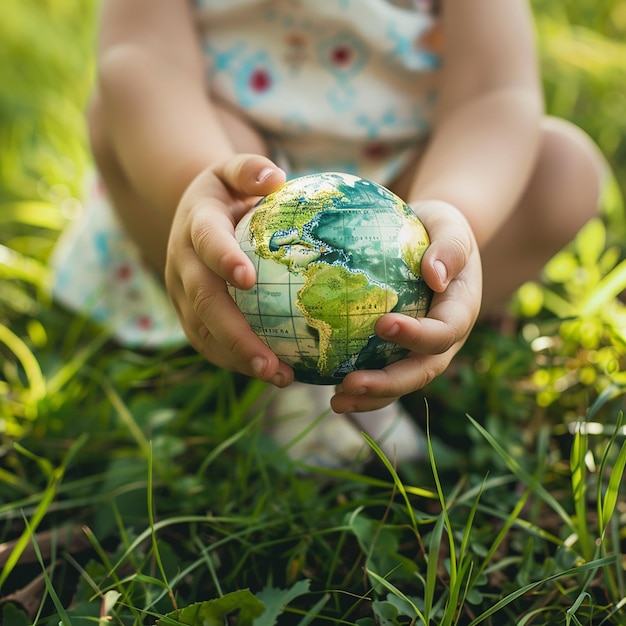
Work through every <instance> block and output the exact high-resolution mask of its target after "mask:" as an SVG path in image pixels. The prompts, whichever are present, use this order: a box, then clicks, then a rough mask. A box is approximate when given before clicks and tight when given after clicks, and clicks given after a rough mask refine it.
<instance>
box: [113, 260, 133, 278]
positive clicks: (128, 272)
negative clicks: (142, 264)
mask: <svg viewBox="0 0 626 626" xmlns="http://www.w3.org/2000/svg"><path fill="white" fill-rule="evenodd" d="M132 274H133V268H132V267H131V266H130V265H126V264H125V265H120V266H119V267H118V268H117V272H116V275H117V279H118V280H119V281H120V282H124V281H127V280H129V279H130V277H131V276H132Z"/></svg>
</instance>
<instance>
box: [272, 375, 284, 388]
mask: <svg viewBox="0 0 626 626" xmlns="http://www.w3.org/2000/svg"><path fill="white" fill-rule="evenodd" d="M269 382H270V383H271V384H272V385H276V387H284V386H285V376H284V375H283V374H282V373H281V372H277V373H276V374H274V376H272V378H271V379H270V381H269Z"/></svg>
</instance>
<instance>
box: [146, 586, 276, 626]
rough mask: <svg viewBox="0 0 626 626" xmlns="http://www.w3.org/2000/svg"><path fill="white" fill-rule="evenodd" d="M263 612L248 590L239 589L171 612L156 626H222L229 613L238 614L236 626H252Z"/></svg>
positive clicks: (260, 605) (263, 608)
mask: <svg viewBox="0 0 626 626" xmlns="http://www.w3.org/2000/svg"><path fill="white" fill-rule="evenodd" d="M264 610H265V607H264V606H263V603H262V602H261V601H260V600H257V598H255V597H254V595H253V594H252V593H251V592H250V591H249V590H247V589H240V590H238V591H233V592H232V593H227V594H226V595H224V596H222V597H221V598H216V599H215V600H206V601H205V602H196V603H195V604H191V605H189V606H187V607H185V608H183V609H178V610H177V611H172V612H171V613H168V614H167V615H164V616H163V617H162V618H161V619H159V620H157V626H181V625H185V626H224V620H225V618H226V617H227V616H228V615H230V614H231V613H237V614H238V619H237V624H238V626H252V624H253V623H254V620H255V619H256V618H257V617H259V616H260V615H261V614H262V613H263V611H264Z"/></svg>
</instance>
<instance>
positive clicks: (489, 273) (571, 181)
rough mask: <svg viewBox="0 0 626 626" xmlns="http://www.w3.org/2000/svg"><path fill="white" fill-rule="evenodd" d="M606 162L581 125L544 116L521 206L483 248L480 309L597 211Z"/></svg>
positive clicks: (401, 183)
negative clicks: (578, 126) (541, 136)
mask: <svg viewBox="0 0 626 626" xmlns="http://www.w3.org/2000/svg"><path fill="white" fill-rule="evenodd" d="M416 167H419V162H417V163H415V164H412V165H411V166H410V167H409V168H407V170H406V171H404V172H403V173H402V174H401V176H399V177H398V179H397V180H396V181H395V183H394V184H393V185H392V189H393V191H395V192H396V193H397V194H398V195H399V196H400V197H406V195H407V194H406V192H407V190H408V188H409V187H410V185H411V184H412V181H413V179H414V177H415V168H416ZM606 172H607V165H606V163H605V162H604V160H603V158H602V156H601V154H600V152H599V151H598V149H597V148H596V146H595V144H594V143H593V142H592V141H591V139H590V138H589V137H588V136H587V135H585V133H583V131H581V130H580V129H579V128H577V127H575V126H574V125H572V124H570V123H569V122H565V121H563V120H559V119H556V118H546V119H545V120H544V125H543V144H542V147H541V150H540V153H539V156H538V158H537V164H536V166H535V170H534V172H533V174H532V177H531V179H530V182H529V184H528V187H527V189H526V192H525V194H524V196H523V197H522V199H521V201H520V203H519V205H518V206H517V208H516V209H515V211H514V212H513V214H512V215H511V217H510V219H509V220H508V221H507V222H506V224H504V226H503V227H502V228H501V229H500V232H498V233H497V234H496V235H495V236H494V237H493V239H492V240H491V241H490V242H489V243H488V244H487V245H486V246H485V247H484V249H482V250H481V258H482V264H483V303H482V309H481V314H482V315H485V314H489V313H490V312H494V311H497V309H498V307H501V306H502V305H503V304H504V303H505V302H506V300H507V298H508V297H509V296H511V295H512V294H513V292H514V291H515V290H516V289H517V288H518V287H519V286H521V285H522V284H523V283H524V282H525V281H527V280H532V279H533V278H537V277H538V276H539V273H540V272H541V269H542V268H543V267H544V265H545V264H546V263H547V262H548V261H549V260H550V258H551V257H552V256H553V255H554V254H556V253H557V252H558V251H559V250H560V249H561V248H563V247H564V246H565V245H566V244H567V243H569V242H570V241H571V240H572V239H573V238H574V236H575V235H576V233H577V232H578V231H579V230H580V228H581V227H582V226H583V225H584V224H585V223H586V222H587V221H588V220H589V219H590V218H591V217H593V216H594V215H596V214H597V210H598V200H599V196H600V188H601V184H602V180H603V179H604V177H605V175H606Z"/></svg>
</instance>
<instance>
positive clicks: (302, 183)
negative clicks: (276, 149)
mask: <svg viewBox="0 0 626 626" xmlns="http://www.w3.org/2000/svg"><path fill="white" fill-rule="evenodd" d="M235 237H236V238H237V241H238V242H239V244H240V245H241V248H242V249H243V250H244V252H245V253H246V255H247V256H248V257H249V258H250V260H251V261H252V263H253V264H254V267H255V268H256V274H257V280H256V284H255V285H254V286H253V287H252V288H251V289H248V290H243V289H237V288H235V287H233V286H232V285H229V291H230V294H231V296H232V297H233V299H234V300H235V302H236V303H237V306H238V307H239V309H240V310H241V312H242V313H243V315H244V316H245V318H246V320H247V321H248V323H249V324H250V326H251V328H252V330H253V331H254V332H255V333H256V334H257V335H258V336H259V337H260V338H261V339H262V340H263V341H264V342H265V344H266V345H267V346H268V347H269V348H271V349H272V350H273V351H274V353H275V354H276V355H277V356H278V357H279V358H280V359H281V360H282V361H284V362H285V363H287V364H288V365H291V367H293V370H294V375H295V379H296V380H299V381H301V382H305V383H313V384H320V385H325V384H336V383H338V382H341V380H342V379H343V378H344V377H345V376H346V375H347V374H348V373H350V372H352V371H354V370H360V369H381V368H383V367H385V366H386V365H388V364H390V363H393V362H394V361H398V360H399V359H401V358H403V357H405V356H406V355H407V353H408V351H407V350H406V349H405V348H402V347H400V346H398V345H397V344H394V343H391V342H388V341H384V340H382V339H381V338H380V337H378V336H377V335H376V333H375V331H374V325H375V324H376V321H377V320H378V319H379V318H380V317H381V316H382V315H384V314H385V313H388V312H397V313H404V314H405V315H410V316H412V317H422V316H424V315H426V313H427V312H428V307H429V305H430V299H431V296H432V291H431V290H430V288H429V287H428V286H427V285H426V283H425V282H424V279H423V278H422V275H421V271H420V264H421V259H422V256H423V254H424V252H425V250H426V248H427V247H428V245H429V243H430V242H429V239H428V234H427V233H426V229H425V228H424V226H423V224H422V222H421V221H420V220H419V219H418V218H417V216H416V215H415V214H414V213H413V211H412V210H411V208H410V207H409V206H408V205H406V204H405V203H404V202H403V201H402V200H401V199H400V198H399V197H398V196H396V195H395V194H394V193H392V192H391V191H389V190H388V189H386V188H385V187H383V186H381V185H378V184H377V183H374V182H372V181H370V180H366V179H363V178H359V177H356V176H352V175H349V174H342V173H336V172H327V173H323V174H315V175H309V176H301V177H299V178H294V179H293V180H290V181H288V182H287V183H286V184H285V185H283V186H282V187H281V188H280V189H278V190H277V191H276V192H274V193H272V194H270V195H268V196H266V197H265V198H263V199H262V200H261V201H260V202H259V204H258V205H257V206H256V207H255V208H254V209H253V210H252V211H250V212H249V213H248V214H247V215H246V216H245V217H244V218H243V219H242V220H241V222H240V223H239V224H238V225H237V228H236V230H235Z"/></svg>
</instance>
